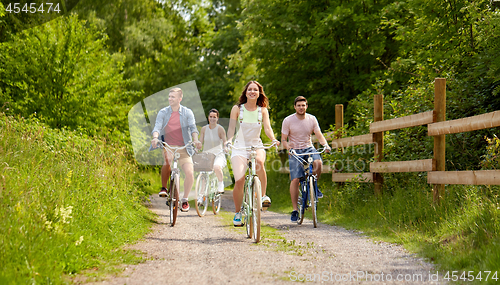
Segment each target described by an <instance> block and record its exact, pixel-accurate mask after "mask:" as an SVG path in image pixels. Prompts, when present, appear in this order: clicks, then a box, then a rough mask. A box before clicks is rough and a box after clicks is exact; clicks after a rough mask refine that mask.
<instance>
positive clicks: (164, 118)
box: [151, 105, 199, 156]
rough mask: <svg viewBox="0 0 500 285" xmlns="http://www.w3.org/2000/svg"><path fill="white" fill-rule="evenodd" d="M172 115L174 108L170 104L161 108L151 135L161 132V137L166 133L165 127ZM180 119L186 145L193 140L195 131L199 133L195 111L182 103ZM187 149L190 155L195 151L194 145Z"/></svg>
mask: <svg viewBox="0 0 500 285" xmlns="http://www.w3.org/2000/svg"><path fill="white" fill-rule="evenodd" d="M171 115H172V108H171V107H170V106H168V107H165V108H163V109H161V110H160V112H158V116H157V117H156V123H155V127H154V129H153V131H152V132H151V135H153V133H154V132H157V133H159V134H160V137H161V136H162V135H165V127H166V126H167V124H168V121H169V120H170V116H171ZM179 120H180V122H181V130H182V139H183V140H184V144H185V145H186V144H188V143H189V142H190V141H191V140H192V134H193V133H197V134H199V132H198V129H197V128H196V121H195V118H194V114H193V111H191V109H189V108H186V107H184V106H182V105H180V108H179ZM186 150H187V153H188V154H189V155H190V156H192V155H193V154H194V153H195V150H194V148H193V147H192V146H188V147H187V148H186Z"/></svg>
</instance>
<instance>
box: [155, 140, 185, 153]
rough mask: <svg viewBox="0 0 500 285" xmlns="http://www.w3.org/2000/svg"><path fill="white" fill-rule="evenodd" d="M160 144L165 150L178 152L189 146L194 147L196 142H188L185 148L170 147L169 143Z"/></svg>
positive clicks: (162, 142) (161, 142)
mask: <svg viewBox="0 0 500 285" xmlns="http://www.w3.org/2000/svg"><path fill="white" fill-rule="evenodd" d="M159 143H160V144H161V146H162V147H163V148H165V149H167V148H169V149H170V150H173V151H178V150H181V149H185V148H186V147H187V146H188V145H191V146H193V147H194V142H192V141H190V142H188V143H187V144H186V145H184V146H171V145H169V144H168V143H166V142H164V141H159Z"/></svg>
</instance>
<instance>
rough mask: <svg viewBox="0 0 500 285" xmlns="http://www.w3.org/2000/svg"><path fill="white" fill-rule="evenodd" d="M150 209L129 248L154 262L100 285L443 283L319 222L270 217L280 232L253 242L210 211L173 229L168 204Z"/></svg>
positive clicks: (418, 265)
mask: <svg viewBox="0 0 500 285" xmlns="http://www.w3.org/2000/svg"><path fill="white" fill-rule="evenodd" d="M222 208H223V210H227V211H231V212H232V211H233V210H234V205H233V201H232V192H228V191H226V194H224V199H223V204H222ZM151 209H152V210H153V211H154V212H156V213H157V214H158V216H159V219H158V222H159V223H158V224H156V225H155V226H154V227H153V230H152V232H151V233H150V234H148V235H147V236H146V237H145V239H144V241H142V242H139V243H138V244H135V245H132V246H131V248H132V249H137V250H140V251H143V252H144V253H145V255H146V256H147V257H148V260H147V261H146V262H144V263H141V264H138V265H128V266H127V268H126V269H125V270H124V272H123V273H121V274H120V275H119V276H110V277H108V278H107V279H106V280H105V281H102V282H99V283H95V284H141V285H144V284H290V282H291V281H306V282H307V281H311V282H315V283H338V284H340V283H346V282H348V283H351V284H360V283H370V284H403V283H405V284H417V283H418V284H422V283H425V284H437V283H438V282H432V280H434V278H435V277H436V276H429V272H430V273H431V274H433V269H432V265H431V264H429V263H426V262H425V261H424V260H422V259H419V258H417V257H415V256H414V255H412V254H410V253H408V252H407V251H406V250H405V249H403V248H402V247H401V246H397V245H394V244H389V243H384V242H375V241H372V240H370V239H368V238H367V237H365V236H363V235H362V234H360V233H357V232H355V231H348V230H345V229H343V228H340V227H335V226H329V225H325V224H319V225H318V228H316V229H315V228H313V225H312V221H310V220H304V223H303V224H302V225H301V226H298V225H297V224H294V223H291V222H290V217H289V215H284V214H277V213H273V212H270V211H266V212H263V213H262V223H263V224H264V225H269V226H271V227H273V228H275V229H277V231H276V232H277V233H276V234H273V235H270V234H267V235H263V237H262V242H261V243H260V244H254V243H252V242H251V240H250V239H247V238H246V233H245V231H244V227H242V228H238V229H235V228H234V227H233V226H232V223H231V220H230V219H231V218H232V215H231V218H229V217H228V216H227V215H226V216H225V217H223V216H221V215H217V216H215V215H213V213H212V212H211V208H209V209H208V211H207V214H206V215H205V216H204V217H202V218H200V217H198V215H197V213H196V210H195V209H194V208H191V210H190V211H189V212H187V213H182V212H179V215H178V217H177V223H176V225H175V227H170V226H169V225H168V224H167V223H168V220H169V216H168V214H169V213H168V211H167V207H166V206H165V203H164V199H161V198H153V199H152V204H151ZM268 232H269V231H268ZM398 279H400V280H401V281H398ZM405 279H406V281H405ZM440 283H441V282H440Z"/></svg>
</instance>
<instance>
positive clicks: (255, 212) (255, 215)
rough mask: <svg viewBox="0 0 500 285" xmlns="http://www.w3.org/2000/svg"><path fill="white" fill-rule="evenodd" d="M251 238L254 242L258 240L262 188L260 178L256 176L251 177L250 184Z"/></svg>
mask: <svg viewBox="0 0 500 285" xmlns="http://www.w3.org/2000/svg"><path fill="white" fill-rule="evenodd" d="M252 190H253V191H252V192H253V193H252V197H253V205H252V231H253V234H252V238H253V240H254V241H255V242H259V241H260V212H261V210H262V189H261V185H260V180H259V178H258V177H257V176H255V177H254V178H253V185H252Z"/></svg>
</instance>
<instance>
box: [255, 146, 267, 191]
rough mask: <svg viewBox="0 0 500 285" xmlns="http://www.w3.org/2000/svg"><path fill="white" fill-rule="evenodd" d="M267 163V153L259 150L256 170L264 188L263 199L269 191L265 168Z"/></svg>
mask: <svg viewBox="0 0 500 285" xmlns="http://www.w3.org/2000/svg"><path fill="white" fill-rule="evenodd" d="M265 161H266V152H265V151H264V150H262V149H259V150H257V157H256V158H255V162H256V164H257V165H255V170H256V172H257V176H258V177H259V180H260V185H261V188H262V197H264V196H265V195H266V189H267V174H266V168H265V167H264V162H265Z"/></svg>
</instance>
